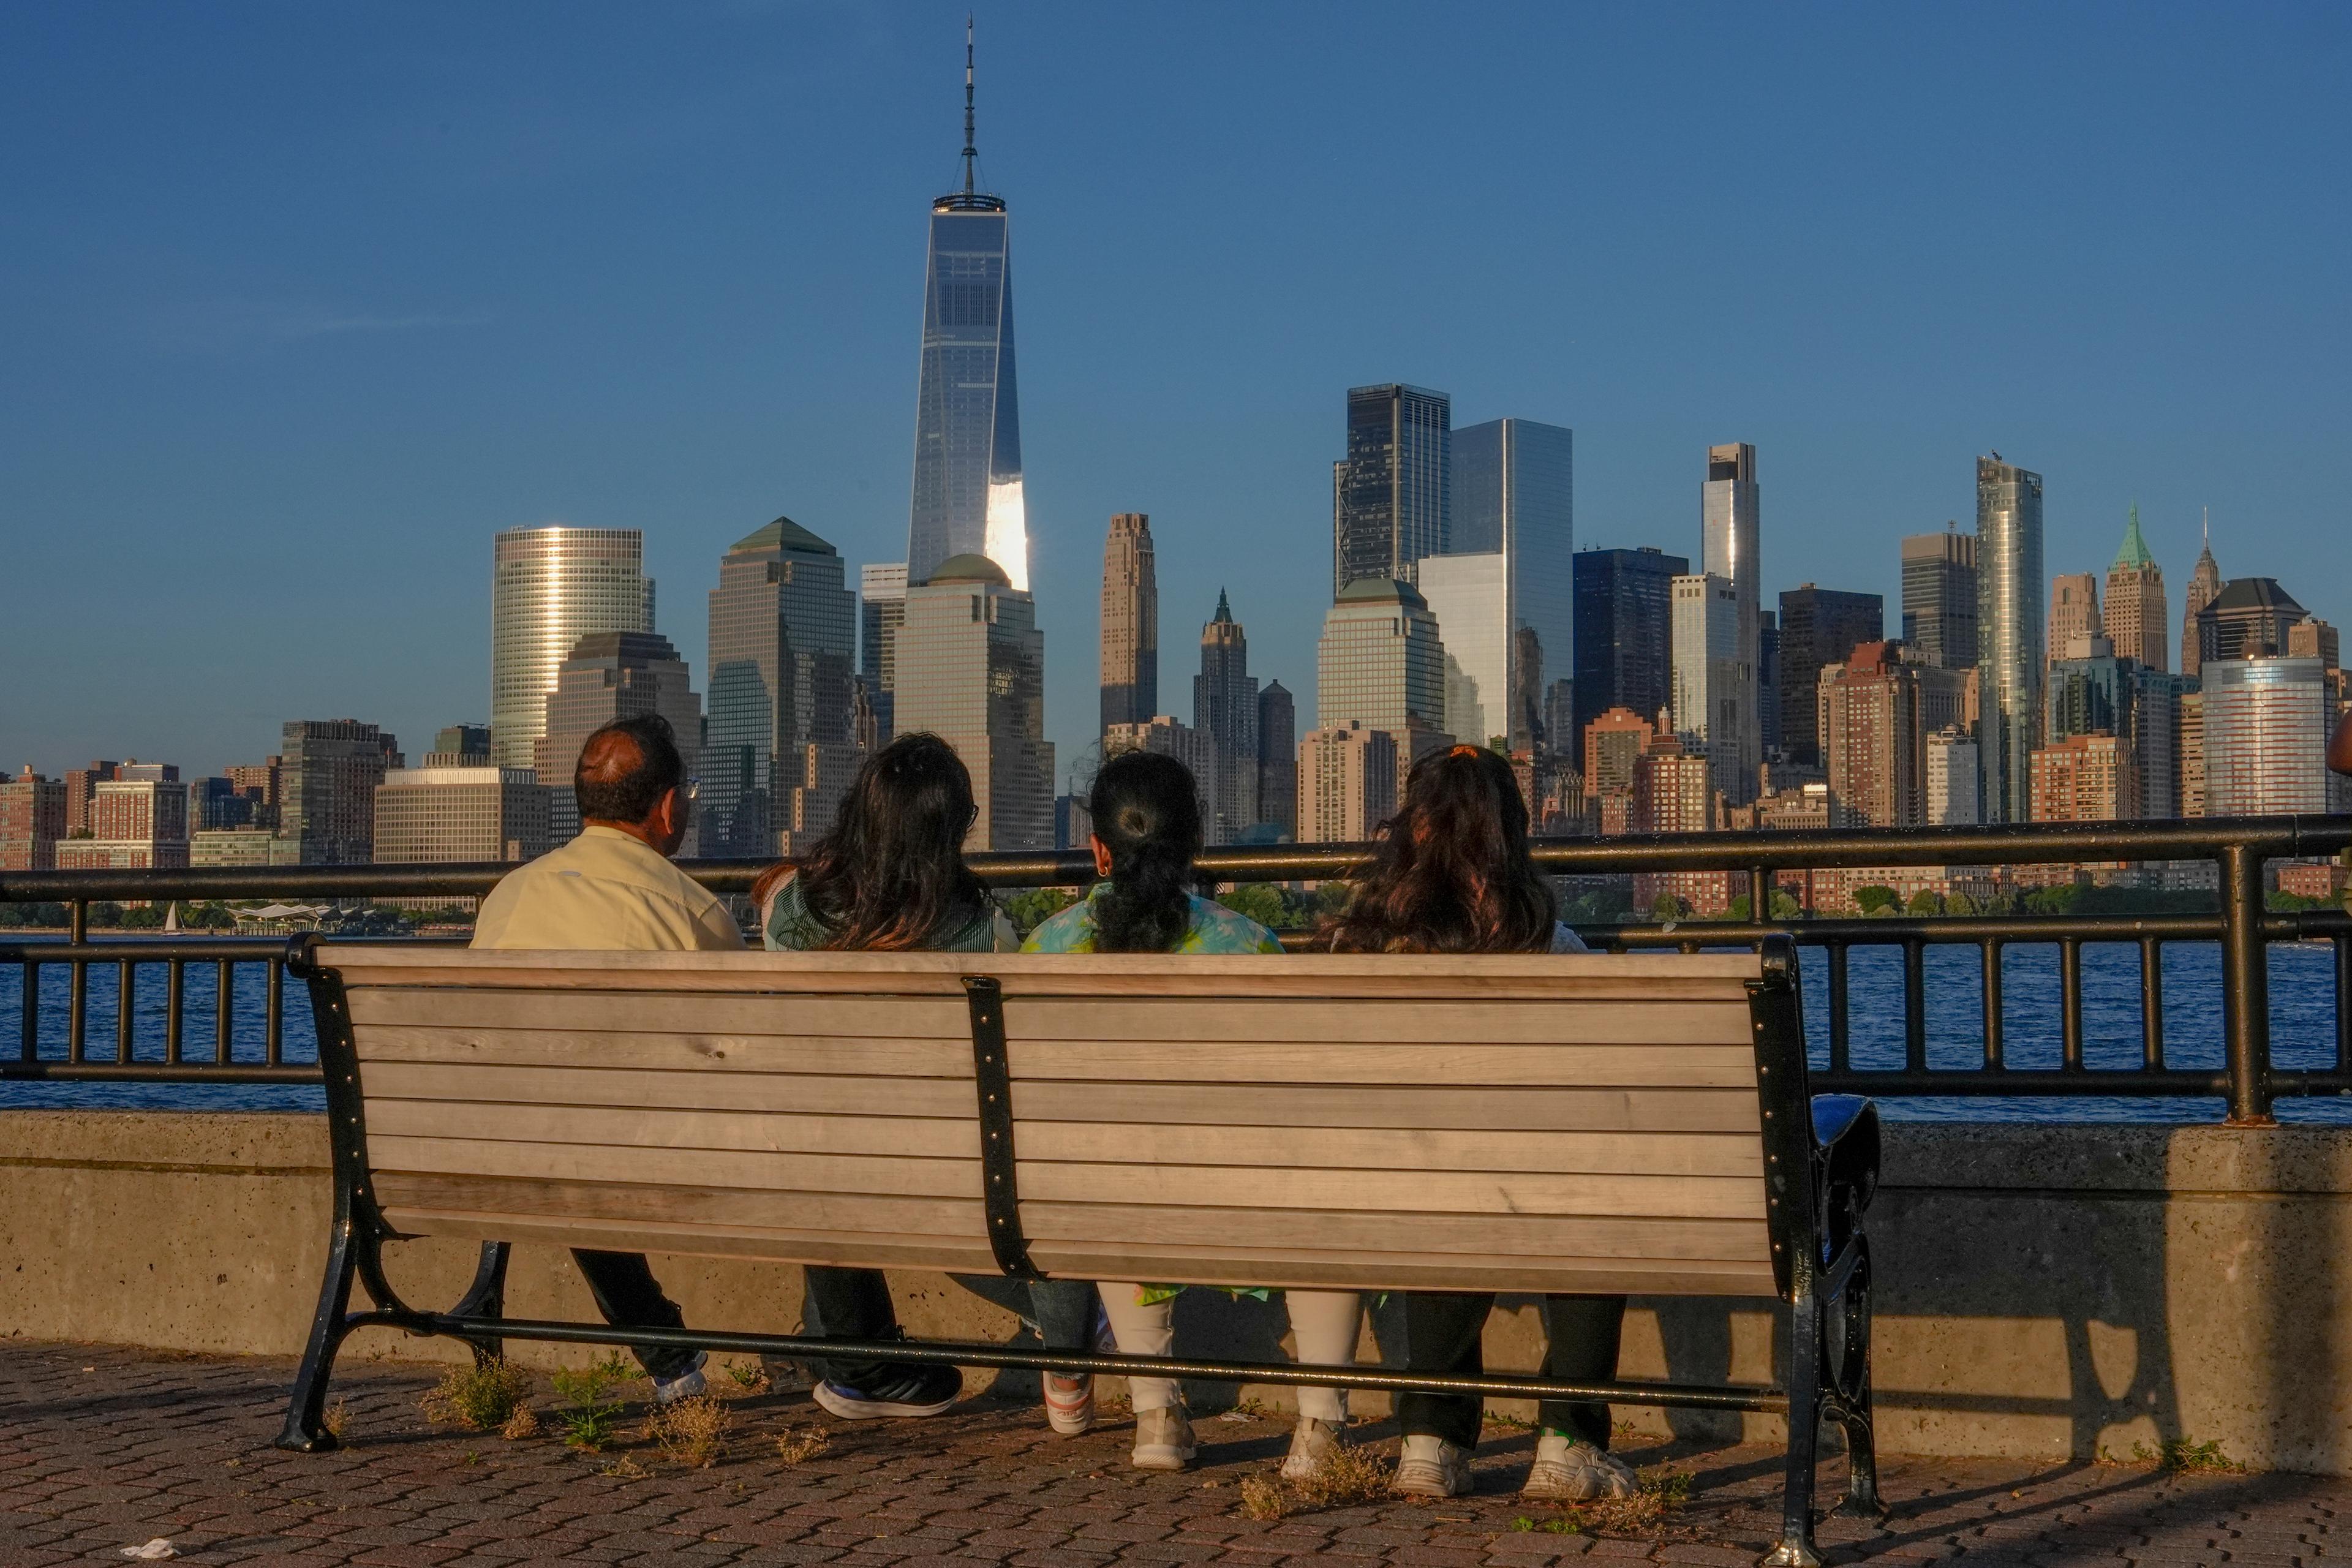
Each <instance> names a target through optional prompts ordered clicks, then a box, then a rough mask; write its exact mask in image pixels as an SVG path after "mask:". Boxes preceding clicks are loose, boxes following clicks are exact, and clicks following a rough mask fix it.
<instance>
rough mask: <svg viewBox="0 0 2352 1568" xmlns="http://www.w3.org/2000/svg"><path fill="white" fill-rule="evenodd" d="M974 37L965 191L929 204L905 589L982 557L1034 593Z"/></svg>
mask: <svg viewBox="0 0 2352 1568" xmlns="http://www.w3.org/2000/svg"><path fill="white" fill-rule="evenodd" d="M979 156H980V154H979V152H978V150H977V149H976V148H975V147H974V146H973V143H972V100H971V30H970V28H969V26H967V27H966V30H965V34H964V63H963V189H962V190H961V191H955V192H950V194H949V195H944V196H941V197H940V198H939V199H938V200H937V201H934V202H933V203H932V204H931V247H930V259H929V262H928V263H927V264H926V266H925V268H924V273H923V276H924V289H923V365H922V377H921V382H920V384H919V388H918V390H917V392H916V396H915V494H914V509H913V514H912V517H911V519H910V521H909V523H908V531H907V580H908V582H909V583H910V584H922V583H925V582H928V581H929V578H930V575H931V573H932V571H933V570H934V569H936V568H937V567H938V566H939V564H940V562H942V561H945V560H946V559H947V558H948V557H950V555H965V554H971V555H984V556H986V557H987V558H988V559H989V560H991V561H993V562H995V563H997V564H998V565H999V566H1002V567H1003V569H1004V573H1005V575H1006V577H1008V578H1009V579H1010V580H1011V583H1012V585H1013V587H1014V588H1015V589H1018V590H1021V591H1024V592H1025V591H1026V590H1027V589H1028V586H1029V529H1028V520H1027V514H1026V510H1025V507H1024V502H1023V500H1022V495H1021V416H1020V407H1019V400H1018V399H1017V397H1016V396H1015V395H1014V384H1013V258H1012V252H1011V249H1010V246H1009V237H1008V235H1007V227H1008V226H1009V225H1010V223H1011V221H1012V219H1011V218H1010V216H1008V215H1007V214H1006V212H1005V210H1004V198H1003V197H1002V196H994V195H986V194H985V193H983V192H982V191H981V190H980V189H979V188H978V184H977V168H976V165H977V161H978V159H979Z"/></svg>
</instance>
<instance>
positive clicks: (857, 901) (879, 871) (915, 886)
mask: <svg viewBox="0 0 2352 1568" xmlns="http://www.w3.org/2000/svg"><path fill="white" fill-rule="evenodd" d="M975 815H976V813H975V810H974V807H973V805H972V797H971V773H970V772H969V771H967V770H966V769H965V767H964V765H963V759H962V758H961V757H959V756H957V755H956V754H955V748H954V747H952V746H950V745H949V744H948V743H947V742H945V741H942V740H940V738H939V737H938V736H937V735H931V734H926V733H924V732H922V731H915V732H914V733H911V734H906V735H901V736H899V737H898V739H897V740H895V741H893V742H890V743H889V744H888V745H887V746H885V747H883V748H882V749H881V750H880V751H878V752H875V753H874V755H872V756H871V757H868V758H867V759H866V765H865V766H863V767H861V768H859V769H858V770H857V778H856V782H855V783H853V784H851V785H850V786H849V793H848V794H846V795H844V796H842V800H841V811H840V815H839V816H836V817H835V820H834V825H833V831H832V832H830V833H827V834H826V835H825V836H824V837H823V838H821V839H819V840H818V841H817V845H816V847H815V848H814V850H812V851H810V853H809V857H808V858H807V859H806V860H805V861H803V862H802V864H801V865H800V867H799V868H798V869H799V874H800V879H801V902H802V904H803V906H804V907H805V908H806V909H807V910H808V912H809V915H810V916H811V918H812V919H814V921H816V922H817V923H818V924H819V925H821V926H823V927H824V930H825V932H826V938H825V942H824V946H825V947H826V948H828V949H832V950H835V951H845V952H864V951H869V950H871V951H878V952H898V951H904V950H907V949H910V948H911V949H919V948H922V947H925V946H927V945H928V944H929V943H930V942H935V941H937V940H938V939H940V937H943V936H945V935H947V934H949V933H950V932H951V931H955V930H956V929H957V928H958V927H959V926H962V925H965V924H968V923H969V922H971V921H972V920H973V919H975V918H976V917H978V916H979V915H980V914H981V912H982V910H986V909H987V908H988V901H989V900H988V889H986V888H985V887H983V886H982V883H981V880H980V879H979V878H978V877H976V876H974V875H972V872H971V868H970V867H968V866H966V865H965V864H964V863H963V838H964V835H965V834H966V833H968V832H970V831H971V824H972V819H973V817H974V816H975ZM793 869H794V868H793V863H792V862H791V861H789V860H784V861H779V862H778V863H777V864H775V865H773V866H771V867H769V868H767V869H766V870H765V871H762V872H761V873H760V879H759V880H758V881H757V882H754V883H753V884H752V885H751V899H752V901H753V903H754V904H760V903H764V902H765V901H766V900H767V899H768V897H769V895H770V894H771V893H772V892H774V891H775V889H777V888H778V887H780V886H782V883H783V881H784V879H786V878H788V877H790V876H792V875H793Z"/></svg>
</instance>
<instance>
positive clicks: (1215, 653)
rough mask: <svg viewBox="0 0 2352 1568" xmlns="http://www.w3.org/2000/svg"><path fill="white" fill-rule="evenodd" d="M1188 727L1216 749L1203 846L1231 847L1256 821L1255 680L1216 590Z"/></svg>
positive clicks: (1240, 635)
mask: <svg viewBox="0 0 2352 1568" xmlns="http://www.w3.org/2000/svg"><path fill="white" fill-rule="evenodd" d="M1192 728H1193V729H1195V730H1198V731H1201V732H1202V733H1203V734H1205V735H1207V736H1208V737H1209V738H1210V739H1211V740H1213V741H1214V742H1216V747H1217V784H1216V795H1217V798H1216V799H1214V800H1213V801H1210V802H1208V803H1207V804H1208V806H1209V823H1208V829H1209V842H1210V843H1212V844H1232V843H1234V842H1236V841H1238V840H1239V839H1240V837H1241V836H1242V833H1243V830H1244V829H1245V828H1247V827H1249V826H1251V825H1252V824H1254V823H1255V822H1256V821H1258V820H1259V811H1258V800H1257V771H1258V770H1257V762H1258V743H1257V678H1256V677H1255V676H1254V675H1252V674H1250V672H1249V638H1248V637H1247V636H1246V635H1245V634H1244V631H1243V629H1242V626H1241V623H1240V622H1238V621H1236V620H1234V612H1233V607H1232V606H1231V605H1228V604H1226V603H1225V591H1224V590H1223V588H1220V589H1218V590H1217V613H1216V615H1215V616H1213V617H1212V618H1211V620H1210V622H1209V624H1208V625H1207V626H1202V628H1201V673H1200V674H1198V675H1196V676H1194V677H1193V678H1192Z"/></svg>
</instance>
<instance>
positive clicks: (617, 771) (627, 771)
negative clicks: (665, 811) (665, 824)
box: [572, 713, 686, 825]
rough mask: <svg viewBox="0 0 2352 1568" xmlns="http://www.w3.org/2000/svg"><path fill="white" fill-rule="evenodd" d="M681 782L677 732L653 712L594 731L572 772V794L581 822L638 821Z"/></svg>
mask: <svg viewBox="0 0 2352 1568" xmlns="http://www.w3.org/2000/svg"><path fill="white" fill-rule="evenodd" d="M685 782H686V764H685V763H683V762H682V761H680V760H679V758H678V754H677V736H676V733H675V732H674V731H672V730H671V729H670V727H669V721H668V720H667V719H665V718H663V717H662V716H661V715H660V714H658V713H640V714H638V715H636V716H635V718H632V719H615V720H614V721H612V722H611V723H609V724H605V725H603V726H601V727H599V728H598V729H596V730H595V731H593V732H592V733H591V734H590V735H589V737H588V740H587V742H586V743H585V744H583V746H582V747H581V748H580V761H579V763H578V764H577V765H575V766H574V767H573V768H572V796H573V798H574V799H576V800H578V801H579V803H580V816H581V820H582V821H583V822H626V823H630V824H632V825H634V824H636V823H640V822H643V821H644V820H645V819H646V817H648V816H652V815H653V814H654V807H655V806H656V805H659V804H660V802H661V797H662V796H663V795H667V794H668V793H669V792H670V791H671V790H674V789H676V788H677V786H678V785H680V784H684V783H685Z"/></svg>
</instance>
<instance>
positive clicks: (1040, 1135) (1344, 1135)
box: [1019, 1121, 1764, 1181]
mask: <svg viewBox="0 0 2352 1568" xmlns="http://www.w3.org/2000/svg"><path fill="white" fill-rule="evenodd" d="M1019 1148H1020V1154H1021V1160H1022V1163H1023V1164H1024V1166H1025V1165H1026V1164H1027V1163H1029V1162H1030V1161H1033V1160H1036V1161H1045V1160H1071V1161H1093V1162H1101V1163H1112V1164H1134V1165H1153V1164H1159V1163H1172V1164H1188V1165H1241V1166H1264V1167H1271V1168H1273V1169H1276V1170H1279V1169H1284V1168H1286V1167H1290V1166H1318V1165H1320V1166H1333V1167H1342V1168H1349V1169H1354V1168H1367V1169H1371V1170H1409V1171H1555V1172H1570V1173H1588V1172H1590V1173H1610V1172H1615V1173H1624V1174H1643V1173H1646V1174H1654V1175H1668V1176H1744V1177H1747V1178H1748V1179H1749V1180H1750V1181H1753V1180H1756V1179H1758V1178H1759V1177H1761V1176H1762V1175H1763V1173H1764V1160H1763V1155H1762V1154H1761V1153H1760V1152H1759V1150H1758V1146H1757V1141H1756V1137H1755V1134H1753V1133H1745V1134H1743V1133H1737V1132H1696V1133H1680V1132H1643V1133H1622V1132H1499V1131H1488V1130H1486V1129H1485V1128H1478V1129H1452V1130H1443V1131H1432V1130H1427V1129H1404V1128H1352V1127H1164V1126H1160V1125H1158V1124H1156V1123H1150V1122H1085V1121H1032V1122H1030V1123H1028V1124H1027V1125H1025V1126H1023V1127H1022V1128H1021V1129H1020V1132H1019Z"/></svg>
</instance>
